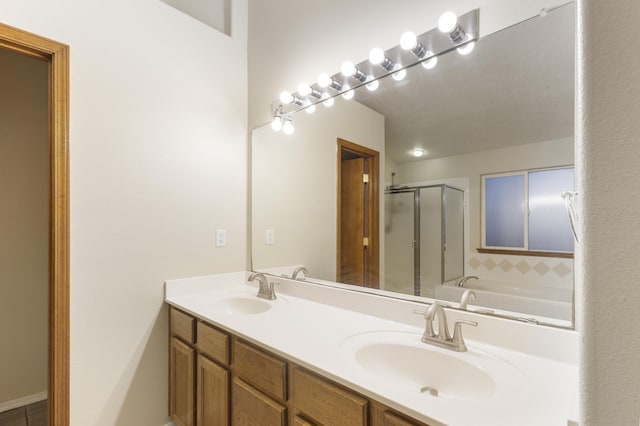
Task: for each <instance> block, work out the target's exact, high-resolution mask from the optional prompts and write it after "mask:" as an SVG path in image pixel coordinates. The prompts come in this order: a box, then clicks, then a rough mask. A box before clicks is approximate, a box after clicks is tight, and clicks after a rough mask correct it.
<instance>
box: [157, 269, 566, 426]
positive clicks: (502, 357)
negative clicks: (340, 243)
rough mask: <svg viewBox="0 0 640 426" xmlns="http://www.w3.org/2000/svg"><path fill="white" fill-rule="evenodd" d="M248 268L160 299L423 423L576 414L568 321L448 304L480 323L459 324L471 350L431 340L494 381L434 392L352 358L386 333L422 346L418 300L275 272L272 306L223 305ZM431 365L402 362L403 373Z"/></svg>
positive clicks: (246, 289) (453, 314) (559, 419)
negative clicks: (238, 308)
mask: <svg viewBox="0 0 640 426" xmlns="http://www.w3.org/2000/svg"><path fill="white" fill-rule="evenodd" d="M246 276H247V273H245V272H241V273H234V274H224V275H216V276H210V277H199V278H190V279H184V280H172V281H167V283H166V302H167V303H169V304H171V305H174V306H176V307H178V308H180V309H182V310H184V311H186V312H189V313H191V314H193V315H194V316H196V317H199V318H201V319H203V320H206V321H209V322H211V323H213V324H215V325H217V326H219V327H221V328H223V329H226V330H228V331H229V332H232V333H233V334H236V335H238V336H240V337H242V338H244V339H246V340H248V341H251V342H253V343H255V344H257V345H259V346H262V347H263V348H265V349H267V350H269V351H271V352H274V353H276V354H278V355H280V356H282V357H284V358H287V359H289V360H291V361H293V362H295V363H297V364H299V365H302V366H304V367H306V368H309V369H311V370H313V371H316V372H318V373H319V374H322V375H324V376H326V377H328V378H330V379H332V380H334V381H336V382H338V383H341V384H343V385H345V386H347V387H350V388H352V389H354V390H356V391H358V392H360V393H362V394H363V395H366V396H368V397H371V398H373V399H375V400H378V401H380V402H382V403H384V404H386V405H388V406H390V407H392V408H394V409H396V410H398V411H400V412H403V413H405V414H407V415H409V416H412V417H415V418H417V419H419V420H421V421H424V422H427V423H430V424H434V425H437V424H448V425H452V426H453V425H474V426H480V425H492V426H497V425H509V426H511V425H516V424H517V425H523V426H524V425H545V426H552V425H563V426H564V425H567V423H568V420H569V419H570V418H572V417H574V412H575V409H574V408H575V392H576V390H577V367H576V358H577V357H576V347H577V335H576V333H575V332H574V331H572V330H559V329H554V328H548V327H540V326H533V325H531V324H522V323H517V322H514V321H508V320H501V319H497V318H491V317H486V316H479V315H474V314H469V313H465V312H460V311H451V310H448V311H447V317H449V324H450V327H451V324H453V320H456V319H473V320H475V321H477V322H478V323H479V325H478V327H476V328H466V329H465V330H464V331H465V333H464V336H465V340H466V342H467V346H468V348H469V350H468V352H462V353H457V352H453V351H450V350H447V349H441V348H437V347H434V346H430V347H429V349H432V350H433V351H434V353H435V354H436V355H437V356H440V357H447V359H452V360H453V361H456V362H458V364H459V365H461V366H463V365H466V364H468V363H470V364H472V365H476V366H478V367H479V369H480V370H481V371H484V372H486V373H487V374H489V375H490V376H491V377H493V378H494V379H495V389H493V391H492V392H490V394H477V395H476V394H474V393H473V389H472V387H471V388H470V389H469V392H462V393H461V394H456V395H447V394H446V390H445V391H444V392H442V393H441V395H440V396H438V397H434V396H431V395H428V394H424V393H420V391H419V389H420V386H418V385H416V386H417V388H416V389H413V388H411V386H404V385H403V384H404V383H405V382H394V380H393V377H392V376H387V372H385V366H384V365H382V366H381V368H380V369H379V371H378V372H377V374H371V372H368V371H366V370H365V369H363V368H362V367H361V366H360V364H359V363H358V362H356V361H355V357H354V352H355V351H356V350H358V349H359V348H360V347H362V345H367V344H378V343H394V342H392V341H391V340H398V341H399V342H400V340H401V342H400V343H402V344H405V345H410V346H416V347H417V348H418V349H420V348H422V347H424V346H423V345H425V344H424V343H421V342H420V337H421V335H422V332H423V329H424V328H423V327H424V325H423V324H424V320H423V319H422V317H420V316H419V315H415V314H412V313H411V311H412V310H413V309H422V310H424V309H425V305H423V304H418V303H415V302H407V301H402V300H397V299H391V298H387V297H380V296H376V295H368V294H361V293H357V292H353V291H348V290H344V289H339V288H328V287H323V286H318V285H315V284H308V283H302V282H294V281H290V280H286V279H284V278H281V279H277V281H279V282H280V286H278V287H277V288H276V292H277V293H278V299H276V300H274V301H264V303H269V304H270V305H271V307H270V309H269V310H267V311H266V312H263V313H257V314H242V313H232V312H229V310H225V309H222V308H221V307H220V304H219V303H218V302H219V301H220V300H222V299H225V298H230V297H234V298H236V299H237V298H248V299H253V298H254V297H255V294H256V287H255V286H254V285H249V284H247V283H246V280H245V279H246ZM270 279H276V278H275V277H272V278H271V277H270ZM259 300H262V299H259ZM438 354H440V355H438ZM458 364H456V365H458ZM428 368H429V365H415V366H413V365H409V366H407V374H408V375H411V373H412V371H413V369H416V370H415V371H416V373H418V372H419V370H420V369H428ZM474 371H475V370H474ZM444 374H445V376H446V375H447V374H450V375H451V377H446V378H447V379H451V380H452V381H453V382H455V383H466V382H465V380H467V377H464V374H467V373H464V372H462V371H461V370H457V371H448V372H446V373H444ZM416 376H419V374H416ZM458 389H460V388H459V387H458ZM467 393H468V395H467Z"/></svg>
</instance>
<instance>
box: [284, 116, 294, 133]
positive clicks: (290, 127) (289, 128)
mask: <svg viewBox="0 0 640 426" xmlns="http://www.w3.org/2000/svg"><path fill="white" fill-rule="evenodd" d="M282 131H283V132H284V134H285V135H290V134H291V133H293V131H294V128H293V123H292V122H291V119H290V118H289V117H287V118H286V119H285V121H284V125H283V126H282Z"/></svg>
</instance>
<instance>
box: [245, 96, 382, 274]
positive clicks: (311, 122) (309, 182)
mask: <svg viewBox="0 0 640 426" xmlns="http://www.w3.org/2000/svg"><path fill="white" fill-rule="evenodd" d="M292 122H293V123H294V125H295V132H294V134H292V135H285V134H283V133H282V132H274V131H273V130H272V129H271V126H270V125H265V126H263V127H260V128H258V129H255V130H254V131H253V135H252V142H251V144H252V148H251V151H252V206H251V208H252V211H253V214H252V228H253V229H252V235H253V238H252V240H253V244H252V248H253V254H252V256H253V257H252V267H253V269H255V270H266V269H269V268H274V267H282V266H291V265H300V264H304V265H305V266H306V267H307V269H308V270H309V275H310V276H312V277H314V278H320V279H324V280H330V281H333V280H335V277H336V211H337V210H336V209H337V206H336V199H337V198H336V176H337V170H336V167H337V138H342V139H345V140H348V141H349V142H353V143H356V144H358V145H362V146H366V147H368V148H371V149H373V150H376V151H378V152H379V153H380V158H381V160H380V177H381V179H380V181H381V182H380V186H381V187H383V185H384V182H382V181H383V179H382V178H383V176H384V162H383V160H382V159H384V152H385V151H384V117H383V116H382V115H380V114H378V113H377V112H375V111H373V110H371V109H369V108H366V107H364V106H362V105H361V104H359V103H356V102H349V101H346V100H343V99H341V98H339V99H336V103H335V105H334V106H333V107H331V108H325V107H324V106H322V105H320V106H319V107H318V110H317V111H316V112H315V113H313V114H311V115H310V114H307V113H304V112H301V113H298V114H296V115H295V116H294V117H293V121H292ZM379 192H380V194H382V193H383V191H382V188H381V189H380V191H379ZM382 205H383V203H381V206H382ZM383 225H384V209H383V207H381V211H380V235H381V236H384V229H383ZM267 228H268V229H273V230H274V235H275V244H273V245H267V244H266V243H265V231H266V229H267ZM310 242H312V243H311V244H310ZM381 246H383V244H381ZM381 249H382V247H381ZM318 253H321V256H318Z"/></svg>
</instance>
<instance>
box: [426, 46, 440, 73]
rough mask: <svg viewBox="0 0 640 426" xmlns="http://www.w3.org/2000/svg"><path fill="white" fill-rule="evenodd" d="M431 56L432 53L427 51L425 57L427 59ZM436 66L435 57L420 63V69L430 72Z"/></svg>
mask: <svg viewBox="0 0 640 426" xmlns="http://www.w3.org/2000/svg"><path fill="white" fill-rule="evenodd" d="M431 55H433V52H432V51H430V50H427V52H426V54H425V56H426V57H429V56H431ZM437 64H438V57H437V56H433V57H432V58H430V59H427V60H426V61H422V67H423V68H424V69H427V70H432V69H433V68H434V67H435V66H436V65H437Z"/></svg>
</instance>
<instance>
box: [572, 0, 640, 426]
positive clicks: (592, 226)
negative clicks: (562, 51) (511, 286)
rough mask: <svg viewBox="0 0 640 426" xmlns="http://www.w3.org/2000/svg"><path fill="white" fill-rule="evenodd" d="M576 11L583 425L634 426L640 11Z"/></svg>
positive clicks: (596, 6) (636, 7)
mask: <svg viewBox="0 0 640 426" xmlns="http://www.w3.org/2000/svg"><path fill="white" fill-rule="evenodd" d="M578 4H579V15H580V16H579V26H578V36H579V52H580V53H579V58H578V64H579V80H578V122H577V129H578V135H577V136H578V147H579V150H578V161H577V164H578V165H579V166H580V167H579V171H578V191H579V192H580V197H581V203H582V215H583V232H582V239H583V244H582V255H581V256H578V268H580V269H581V272H580V276H581V277H582V283H583V286H582V287H580V288H579V291H578V301H577V307H578V312H577V314H578V316H579V320H580V322H579V328H580V330H582V333H581V335H582V339H581V351H580V352H581V360H580V377H581V383H580V389H581V417H582V419H581V424H583V425H587V426H590V425H637V424H638V422H639V420H640V392H639V391H638V390H639V389H640V362H639V355H638V352H639V351H640V331H639V330H640V329H639V328H638V326H637V319H638V312H639V307H640V285H639V284H640V268H638V256H637V254H638V251H637V250H638V247H639V246H640V232H639V231H638V230H639V229H640V214H638V212H639V211H640V197H639V194H640V173H639V171H638V164H640V146H639V145H638V143H639V141H640V120H639V119H638V117H640V72H638V70H640V53H639V52H638V50H637V49H635V48H634V47H633V46H635V45H636V43H637V42H638V40H639V36H638V34H639V33H638V22H639V21H640V2H638V1H637V0H611V1H597V0H584V1H579V2H578ZM578 282H580V280H579V281H578Z"/></svg>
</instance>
